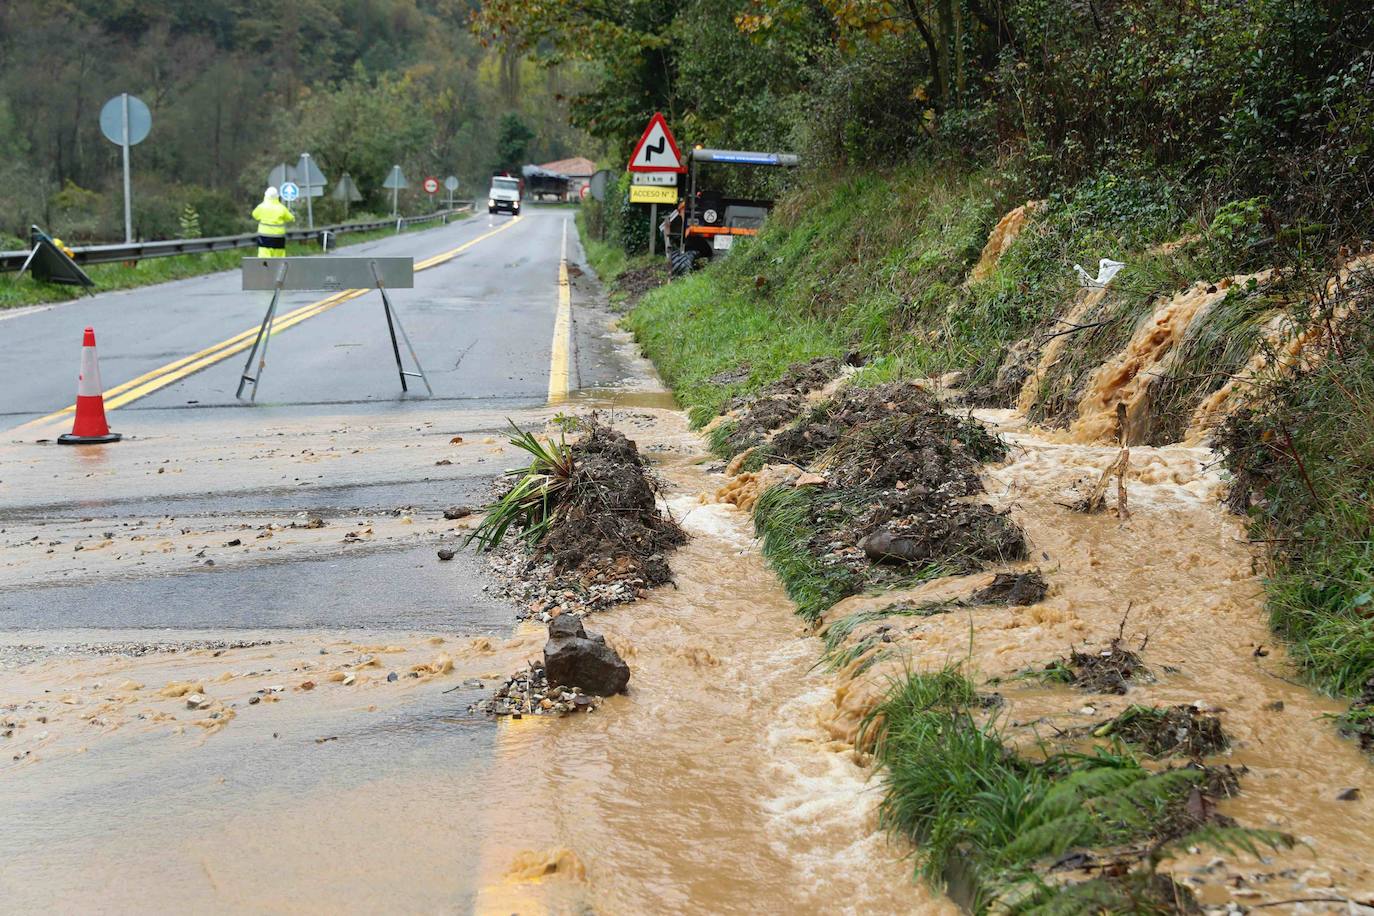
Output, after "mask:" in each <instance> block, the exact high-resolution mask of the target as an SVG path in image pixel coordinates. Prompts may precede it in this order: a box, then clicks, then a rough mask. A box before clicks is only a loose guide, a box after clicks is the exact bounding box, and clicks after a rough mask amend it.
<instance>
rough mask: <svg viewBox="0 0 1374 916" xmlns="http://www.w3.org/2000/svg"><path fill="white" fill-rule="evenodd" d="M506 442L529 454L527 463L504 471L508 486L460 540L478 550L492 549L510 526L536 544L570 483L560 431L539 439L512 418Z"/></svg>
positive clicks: (570, 456)
mask: <svg viewBox="0 0 1374 916" xmlns="http://www.w3.org/2000/svg"><path fill="white" fill-rule="evenodd" d="M507 422H508V423H510V426H511V435H510V436H509V442H510V444H511V445H513V446H515V447H516V448H518V449H520V450H521V451H522V452H525V453H526V454H528V455H529V456H530V459H531V460H530V463H529V464H528V465H525V466H523V467H518V468H512V469H510V470H507V471H506V472H505V476H506V477H508V478H511V480H512V483H511V486H510V487H509V488H508V489H507V490H506V491H505V493H503V494H502V495H501V496H500V497H499V498H498V499H497V500H496V501H495V502H494V503H492V504H491V505H489V506H487V507H486V509H485V514H484V515H483V517H482V522H481V524H479V525H478V526H477V527H476V528H474V529H473V530H472V533H471V534H469V535H468V536H467V538H466V539H465V540H464V541H463V546H464V547H466V546H468V545H470V544H472V543H474V542H476V544H477V549H478V550H494V549H495V548H496V547H498V546H499V545H500V544H501V542H502V540H504V539H505V536H506V532H508V531H509V530H510V529H511V528H512V527H513V528H515V530H516V531H517V532H519V534H520V538H521V540H523V541H524V542H525V543H526V544H537V543H538V542H539V541H540V540H542V539H543V537H544V536H545V535H546V534H548V531H549V527H550V526H551V525H552V524H553V522H554V519H555V518H556V517H557V515H558V512H559V509H560V508H561V507H562V506H563V504H564V497H565V496H566V495H567V493H568V491H569V489H570V488H571V486H572V479H573V471H574V462H573V454H572V449H571V448H570V447H569V446H568V444H567V440H566V439H565V438H564V435H563V434H562V433H560V434H559V437H558V441H557V442H554V441H552V440H541V439H539V438H538V437H536V436H535V435H534V434H533V433H531V432H527V431H525V430H522V429H520V428H519V427H518V426H516V425H515V423H514V421H510V420H508V421H507Z"/></svg>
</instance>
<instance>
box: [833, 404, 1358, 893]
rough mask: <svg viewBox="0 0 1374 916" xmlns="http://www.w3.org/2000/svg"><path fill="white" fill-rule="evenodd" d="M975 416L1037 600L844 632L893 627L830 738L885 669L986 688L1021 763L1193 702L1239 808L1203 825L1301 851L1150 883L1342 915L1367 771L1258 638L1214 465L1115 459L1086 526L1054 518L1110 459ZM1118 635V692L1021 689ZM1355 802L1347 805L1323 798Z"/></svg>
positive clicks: (953, 580) (945, 584) (1258, 613)
mask: <svg viewBox="0 0 1374 916" xmlns="http://www.w3.org/2000/svg"><path fill="white" fill-rule="evenodd" d="M976 415H977V416H978V417H979V418H980V419H981V420H983V421H984V422H985V423H986V424H987V425H988V426H989V427H991V428H993V429H995V430H997V431H999V432H1000V433H1001V434H1002V435H1003V436H1004V437H1005V438H1006V439H1007V441H1008V443H1009V444H1010V445H1011V449H1012V450H1011V455H1010V457H1009V458H1008V459H1007V460H1006V461H1004V462H1002V463H1000V464H997V465H991V466H988V467H987V468H986V469H985V472H984V482H985V485H986V487H987V497H988V499H989V501H990V502H991V503H992V504H993V505H994V506H995V507H997V508H1002V509H1007V510H1009V511H1010V513H1011V517H1012V518H1013V519H1014V520H1015V521H1016V522H1017V523H1018V524H1020V525H1021V526H1022V528H1023V529H1024V531H1025V532H1026V536H1027V540H1028V542H1029V544H1030V548H1031V550H1030V559H1029V560H1028V561H1027V562H1026V563H1025V564H1023V565H1021V566H1020V567H1017V568H1020V569H1036V568H1038V569H1039V570H1040V571H1041V572H1042V573H1043V574H1044V576H1045V578H1046V579H1047V580H1048V582H1049V593H1048V595H1047V596H1046V597H1045V599H1044V600H1043V601H1040V602H1037V603H1035V604H1032V605H1030V606H1027V607H991V606H990V607H973V608H964V609H960V610H957V611H955V612H952V613H946V614H938V615H935V616H930V617H924V618H910V617H906V618H898V617H893V618H888V619H886V620H883V619H878V620H875V621H873V622H872V623H870V624H868V625H867V626H866V627H865V628H864V629H862V630H859V631H856V632H855V633H854V634H853V636H852V637H851V639H859V638H862V637H863V636H864V635H865V634H866V633H870V632H872V631H873V628H875V627H878V626H881V625H882V624H884V623H885V622H886V623H896V624H898V626H899V629H898V630H897V632H898V633H900V636H899V638H898V639H896V640H895V641H894V644H893V647H892V648H889V649H888V654H887V656H886V657H885V658H883V659H882V660H879V661H877V662H876V664H873V665H872V666H871V667H869V668H868V669H867V670H866V671H863V672H862V673H861V674H858V675H857V676H854V677H853V679H851V680H849V681H848V682H847V683H844V684H843V685H842V686H840V687H839V688H838V689H837V691H836V693H835V696H834V703H833V704H832V705H831V708H830V711H829V717H828V718H827V720H826V725H827V728H828V730H829V731H830V733H831V734H832V736H833V737H835V738H836V739H837V740H841V741H853V740H855V737H856V731H857V728H858V725H859V722H860V721H861V719H862V717H863V716H864V715H865V714H866V713H867V712H868V711H869V710H870V709H872V708H873V706H874V704H875V703H876V701H877V699H878V698H879V697H880V696H881V695H882V694H883V693H884V692H885V691H886V690H887V688H888V685H889V684H890V682H891V679H892V678H894V677H899V676H901V674H902V672H903V671H905V670H908V669H915V670H922V671H928V670H935V669H938V668H940V667H941V666H943V665H945V664H947V663H957V664H960V665H962V666H963V669H964V671H965V672H966V673H967V674H969V676H971V677H972V678H973V679H974V680H975V681H976V682H978V683H988V682H990V683H991V685H992V686H989V687H988V688H987V689H988V690H996V691H998V692H999V693H1000V694H1001V696H1002V697H1003V699H1004V701H1005V702H1004V705H1003V707H1002V709H1001V710H1000V711H999V713H998V723H999V728H1000V729H1001V730H1002V732H1003V734H1004V736H1005V737H1006V738H1007V740H1009V741H1011V742H1013V743H1016V744H1018V745H1020V746H1023V748H1026V749H1028V750H1030V752H1032V753H1033V747H1034V745H1035V744H1036V743H1037V742H1038V740H1039V739H1040V738H1041V737H1050V736H1055V735H1063V734H1064V733H1066V732H1069V731H1071V730H1073V729H1082V728H1084V727H1086V726H1094V725H1096V724H1098V723H1101V722H1102V721H1103V720H1106V719H1109V718H1111V717H1113V716H1116V715H1118V714H1119V713H1121V712H1123V711H1124V710H1125V709H1126V708H1127V706H1129V705H1132V704H1139V705H1145V706H1150V705H1157V706H1173V705H1176V704H1197V705H1198V706H1199V707H1201V708H1203V709H1204V710H1206V711H1207V712H1209V713H1211V714H1214V715H1217V716H1218V717H1219V718H1220V722H1221V725H1222V727H1223V728H1224V729H1225V731H1226V733H1227V734H1228V735H1229V737H1230V741H1231V747H1230V750H1229V751H1227V752H1225V753H1223V754H1221V755H1219V756H1217V757H1215V758H1209V759H1212V760H1214V761H1215V762H1217V763H1226V764H1230V765H1231V766H1234V767H1244V768H1246V769H1247V770H1248V773H1246V774H1245V775H1244V776H1243V778H1242V780H1241V785H1240V794H1239V795H1238V796H1237V797H1235V798H1232V799H1228V800H1224V801H1222V802H1221V804H1220V806H1219V809H1218V810H1219V811H1220V812H1221V813H1222V814H1224V815H1227V816H1230V817H1232V818H1235V819H1236V821H1237V822H1239V823H1240V824H1241V825H1245V826H1249V827H1257V828H1265V829H1275V830H1281V831H1285V832H1288V833H1291V834H1292V835H1293V836H1295V837H1296V838H1297V839H1298V840H1299V841H1300V844H1301V845H1299V846H1298V847H1297V848H1296V849H1293V850H1290V851H1285V852H1277V853H1273V852H1268V851H1266V854H1265V855H1264V857H1263V858H1262V859H1259V860H1256V859H1254V858H1253V857H1249V856H1233V855H1228V854H1223V853H1218V852H1217V851H1216V850H1213V849H1208V848H1201V849H1198V850H1197V851H1196V852H1195V853H1191V854H1186V855H1182V856H1181V857H1180V858H1178V859H1176V860H1173V861H1171V862H1166V863H1165V866H1164V867H1165V868H1166V869H1167V870H1170V871H1171V872H1172V873H1173V875H1174V877H1175V878H1176V879H1177V880H1179V881H1180V882H1182V883H1184V884H1185V885H1188V886H1190V887H1191V888H1192V889H1193V890H1194V892H1195V893H1196V894H1197V897H1198V900H1199V903H1201V904H1203V905H1213V906H1218V905H1229V904H1239V905H1242V906H1254V905H1257V904H1261V903H1265V904H1277V903H1278V902H1279V901H1286V900H1295V899H1305V900H1308V901H1309V902H1307V903H1303V904H1301V906H1299V908H1298V909H1297V910H1293V909H1292V907H1293V906H1298V905H1297V904H1292V905H1288V904H1285V906H1289V909H1288V910H1278V909H1277V907H1276V910H1277V911H1297V912H1346V911H1347V904H1346V903H1345V902H1344V901H1345V900H1346V899H1353V900H1359V901H1368V900H1370V899H1371V897H1374V829H1371V828H1374V818H1371V811H1370V802H1369V801H1368V800H1367V798H1368V795H1367V793H1368V791H1369V788H1370V782H1371V780H1370V764H1369V761H1368V760H1367V758H1365V757H1364V755H1363V754H1362V753H1361V752H1360V750H1359V748H1358V746H1357V745H1356V744H1355V743H1354V742H1352V741H1349V740H1346V739H1343V738H1341V737H1340V736H1339V734H1338V732H1337V730H1336V729H1335V728H1333V727H1332V725H1331V722H1330V721H1329V720H1328V719H1326V718H1325V717H1327V716H1331V715H1335V714H1338V713H1340V712H1341V711H1343V709H1344V706H1343V705H1342V704H1340V703H1337V702H1334V701H1330V700H1327V699H1324V698H1322V697H1320V696H1318V695H1317V694H1315V693H1314V692H1312V691H1311V690H1309V689H1307V688H1305V687H1303V686H1300V685H1299V684H1297V683H1296V682H1295V681H1294V680H1292V678H1293V677H1294V675H1293V669H1292V667H1291V666H1290V665H1289V664H1288V662H1287V659H1286V655H1285V653H1284V650H1283V648H1282V645H1281V644H1276V642H1275V637H1274V635H1273V634H1272V633H1271V632H1270V631H1269V629H1268V627H1267V625H1266V613H1265V609H1264V595H1263V589H1262V584H1261V582H1260V580H1259V578H1258V577H1257V576H1256V574H1255V562H1256V561H1255V559H1254V557H1255V554H1254V552H1253V549H1252V545H1250V544H1248V543H1247V542H1246V536H1245V533H1244V529H1243V526H1242V524H1241V523H1240V521H1239V520H1238V519H1236V518H1235V517H1233V516H1230V515H1228V514H1226V513H1225V512H1224V510H1223V508H1222V506H1221V504H1220V502H1219V496H1220V494H1221V493H1222V491H1223V489H1224V485H1225V483H1224V480H1223V479H1222V476H1221V473H1220V471H1219V470H1218V469H1217V468H1216V466H1215V460H1216V459H1215V455H1214V454H1213V453H1212V452H1211V451H1210V450H1209V449H1205V448H1196V447H1187V446H1183V445H1172V446H1166V447H1160V448H1133V449H1131V452H1130V456H1131V462H1130V471H1129V473H1128V475H1127V490H1128V493H1129V503H1128V505H1129V516H1128V517H1127V518H1125V519H1119V518H1118V517H1117V516H1116V514H1115V512H1113V511H1107V512H1102V513H1098V514H1095V515H1085V514H1083V513H1081V512H1077V511H1073V510H1072V509H1070V508H1069V504H1070V503H1072V502H1073V500H1074V498H1075V496H1076V495H1077V494H1079V493H1081V492H1082V491H1083V489H1084V488H1085V487H1087V486H1088V485H1090V484H1091V482H1093V481H1096V480H1097V479H1098V477H1099V475H1100V474H1101V472H1102V469H1103V468H1104V467H1106V466H1108V465H1110V464H1111V463H1112V462H1113V461H1114V460H1115V459H1116V458H1117V454H1118V449H1117V448H1116V447H1107V446H1093V445H1082V444H1075V443H1066V442H1063V441H1062V439H1063V436H1062V434H1054V433H1050V434H1046V433H1044V432H1042V431H1039V430H1036V429H1034V428H1030V427H1027V425H1026V424H1025V421H1024V418H1022V417H1021V416H1019V415H1018V414H1017V413H1016V412H1015V411H1011V410H982V411H977V412H976ZM1113 504H1114V501H1113ZM991 578H992V577H991V573H990V572H983V573H978V574H975V575H971V576H962V577H950V578H942V579H937V580H934V581H932V582H929V583H926V584H924V585H922V586H919V587H917V588H914V589H908V590H903V591H900V592H887V593H884V594H882V595H879V596H862V595H861V596H855V597H852V598H848V599H845V600H843V601H841V602H840V603H838V604H837V605H836V606H835V607H833V608H832V609H831V610H830V611H829V612H828V613H827V614H826V615H825V620H826V622H833V621H837V620H840V619H842V618H844V617H846V616H848V615H850V614H853V613H854V612H856V611H863V610H878V609H882V608H885V607H888V606H891V605H893V604H895V603H898V602H906V603H908V604H920V603H922V602H931V601H943V600H948V599H951V598H957V597H960V596H967V595H968V594H970V593H971V592H972V591H973V590H974V589H976V588H980V587H983V586H985V585H987V584H988V583H989V581H990V579H991ZM913 620H914V621H915V622H912V621H913ZM1123 620H1124V624H1123ZM1118 633H1123V634H1124V636H1125V642H1126V643H1127V645H1128V646H1130V647H1131V648H1139V647H1140V646H1141V644H1142V642H1144V648H1143V649H1142V650H1141V652H1140V654H1141V656H1142V660H1143V662H1144V664H1145V665H1146V667H1147V668H1148V669H1149V674H1148V675H1147V676H1144V677H1138V678H1136V679H1134V680H1132V681H1131V682H1130V685H1129V688H1128V690H1127V691H1126V694H1125V695H1123V696H1117V695H1109V694H1102V693H1090V692H1080V691H1077V690H1074V689H1072V688H1068V687H1047V686H1042V685H1041V684H1039V683H1038V682H1037V681H1036V680H1034V679H1033V678H1032V679H1025V678H1024V675H1025V673H1027V672H1034V671H1039V670H1042V669H1044V668H1045V666H1046V665H1047V663H1049V662H1051V661H1054V660H1056V659H1059V658H1063V657H1065V656H1067V655H1069V652H1070V649H1071V648H1072V647H1079V648H1082V649H1084V650H1085V651H1091V652H1098V651H1102V650H1106V649H1107V648H1108V647H1109V645H1110V642H1111V639H1112V638H1113V637H1115V636H1116V635H1117V634H1118ZM1147 637H1148V641H1147V642H1145V640H1146V638H1147ZM864 661H867V659H860V660H858V661H856V662H855V663H854V664H853V665H851V667H850V669H849V671H848V672H847V673H848V674H851V675H852V674H854V673H855V672H858V671H859V669H860V668H861V667H862V663H863V662H864ZM1018 675H1021V676H1022V677H1018ZM1361 787H1364V789H1363V791H1362V792H1358V793H1354V794H1355V796H1356V797H1355V798H1354V799H1353V800H1342V799H1341V796H1342V795H1343V794H1346V795H1349V794H1350V793H1348V790H1349V789H1351V788H1356V789H1359V788H1361ZM1312 898H1327V899H1328V900H1329V901H1331V902H1319V901H1313V900H1312ZM1361 911H1363V910H1361Z"/></svg>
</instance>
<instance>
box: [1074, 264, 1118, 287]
mask: <svg viewBox="0 0 1374 916" xmlns="http://www.w3.org/2000/svg"><path fill="white" fill-rule="evenodd" d="M1125 266H1126V264H1125V263H1124V262H1122V261H1113V260H1112V259H1111V258H1103V259H1102V260H1100V261H1098V262H1097V276H1096V277H1094V276H1093V275H1092V274H1090V273H1088V272H1087V271H1086V270H1084V269H1083V267H1082V265H1079V264H1075V265H1073V271H1074V273H1076V274H1078V285H1079V286H1081V287H1083V288H1084V289H1105V288H1106V286H1107V284H1108V283H1110V282H1112V278H1113V277H1115V276H1116V275H1117V274H1119V273H1121V268H1123V267H1125Z"/></svg>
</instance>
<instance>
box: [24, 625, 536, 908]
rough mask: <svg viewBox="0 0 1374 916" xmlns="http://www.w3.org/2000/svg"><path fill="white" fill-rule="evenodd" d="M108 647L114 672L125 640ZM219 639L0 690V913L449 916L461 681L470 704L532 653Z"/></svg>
mask: <svg viewBox="0 0 1374 916" xmlns="http://www.w3.org/2000/svg"><path fill="white" fill-rule="evenodd" d="M142 632H143V637H142V638H144V639H152V640H153V642H150V643H148V646H150V647H151V646H155V645H157V644H158V637H162V636H164V635H165V634H162V633H160V632H156V633H154V632H150V631H142ZM55 635H56V636H58V638H60V639H62V640H63V643H64V645H67V646H72V645H79V642H78V640H79V639H81V638H82V636H83V633H71V634H65V633H64V634H55ZM116 635H117V636H118V638H119V639H120V640H121V641H123V642H124V643H125V645H124V648H125V649H126V651H129V650H131V645H132V642H131V641H132V640H133V639H136V638H137V635H138V634H137V633H136V632H132V633H131V632H121V633H119V634H116ZM178 635H184V634H178ZM84 636H85V637H86V638H89V636H90V634H89V632H86V633H84ZM236 639H238V640H239V641H240V642H243V643H249V645H246V646H241V647H233V646H232V645H231V646H230V647H228V648H221V647H218V646H210V647H205V648H195V649H191V650H189V651H185V652H175V653H169V652H150V654H147V655H144V656H141V657H129V656H128V655H98V654H92V653H94V652H96V651H97V649H96V647H95V646H92V647H90V648H89V649H88V650H87V652H86V653H85V654H79V655H73V654H70V652H68V653H66V654H63V655H60V656H53V657H47V658H44V659H42V660H40V661H37V662H33V663H30V664H27V665H24V666H20V667H13V668H9V669H6V670H0V724H3V726H4V727H3V729H0V731H8V732H11V733H12V734H10V735H9V737H6V738H5V739H4V740H2V741H0V752H3V755H4V756H3V757H2V758H0V808H3V810H4V811H5V817H6V829H5V830H4V831H0V861H3V862H4V863H5V866H4V868H2V869H0V900H4V901H5V903H4V904H3V906H0V908H3V909H6V910H9V909H11V908H13V909H15V910H21V911H22V910H29V911H39V910H44V911H51V910H57V911H64V910H65V911H74V912H82V911H86V912H88V911H90V910H91V909H92V905H93V903H95V902H96V901H99V906H100V908H102V909H104V910H109V911H115V912H186V911H188V910H189V911H196V912H242V911H245V910H249V911H254V912H302V911H305V912H316V911H319V912H324V911H329V912H339V911H357V910H369V911H374V912H385V911H392V910H395V909H397V908H398V907H399V908H402V909H406V910H417V909H418V910H440V911H463V910H466V909H467V908H468V907H469V906H470V904H471V899H472V893H473V891H474V888H475V881H474V877H473V868H472V863H473V862H475V861H476V859H477V843H478V836H477V835H476V834H475V833H474V831H473V830H472V829H471V825H472V822H473V812H475V811H477V810H479V808H480V805H481V783H482V780H481V774H482V771H483V770H484V769H485V767H486V766H487V765H488V763H489V761H490V759H491V742H492V739H493V737H494V734H495V729H494V728H493V727H492V726H491V724H490V723H488V722H487V721H485V720H484V719H479V718H473V717H470V716H467V715H466V714H465V713H464V710H465V709H466V707H467V705H468V704H469V703H471V702H473V701H475V700H476V699H477V698H478V697H479V696H480V695H481V694H482V689H480V688H477V687H476V686H475V684H471V683H468V684H465V682H467V681H469V679H473V678H477V679H481V680H482V681H483V683H484V685H485V686H486V687H487V688H488V689H489V688H490V687H491V686H492V685H493V684H494V683H497V682H498V678H500V677H501V676H502V675H503V674H504V673H505V672H506V671H508V670H509V669H510V668H511V667H512V666H514V665H516V664H518V663H519V662H520V661H521V660H523V658H524V657H525V655H526V654H527V653H528V652H529V651H530V650H531V649H532V648H533V649H536V650H537V647H538V642H537V641H536V642H529V641H526V640H520V639H509V640H508V639H493V638H485V637H478V638H457V637H452V636H448V637H439V636H429V635H414V634H385V633H369V634H367V635H366V636H361V637H360V636H359V635H358V634H357V633H356V632H355V633H347V634H291V635H290V636H289V637H287V638H286V639H283V638H282V633H281V631H250V632H246V633H243V634H236ZM262 640H266V641H269V643H268V644H266V645H252V643H255V642H258V641H262ZM321 649H323V650H324V654H321ZM132 651H141V650H140V649H138V648H136V647H134V648H132ZM393 675H394V677H393ZM197 694H199V695H200V696H203V697H204V700H203V701H198V702H195V703H194V704H193V703H192V700H194V699H195V697H196V695H197ZM192 705H194V706H196V707H198V708H191V706H192ZM16 758H17V759H16Z"/></svg>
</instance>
